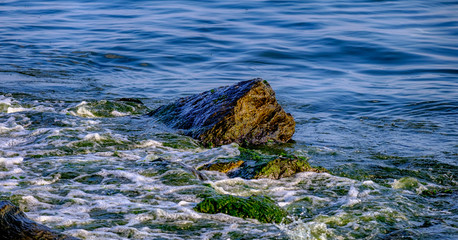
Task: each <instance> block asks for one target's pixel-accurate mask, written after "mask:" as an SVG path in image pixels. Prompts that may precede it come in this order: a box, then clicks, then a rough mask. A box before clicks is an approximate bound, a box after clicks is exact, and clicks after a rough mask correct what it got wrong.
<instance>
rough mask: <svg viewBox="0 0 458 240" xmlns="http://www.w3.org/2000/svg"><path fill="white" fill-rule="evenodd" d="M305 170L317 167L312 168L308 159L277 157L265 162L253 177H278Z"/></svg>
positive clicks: (312, 169)
mask: <svg viewBox="0 0 458 240" xmlns="http://www.w3.org/2000/svg"><path fill="white" fill-rule="evenodd" d="M306 171H308V172H316V171H317V169H315V168H312V167H311V166H310V164H309V163H308V161H307V160H306V159H303V158H287V157H279V158H276V159H274V160H272V161H270V162H268V163H267V164H265V165H264V166H263V167H262V168H261V169H260V170H259V171H258V172H257V173H256V175H254V177H253V178H254V179H259V178H270V179H280V178H285V177H291V176H293V175H294V174H296V173H300V172H306Z"/></svg>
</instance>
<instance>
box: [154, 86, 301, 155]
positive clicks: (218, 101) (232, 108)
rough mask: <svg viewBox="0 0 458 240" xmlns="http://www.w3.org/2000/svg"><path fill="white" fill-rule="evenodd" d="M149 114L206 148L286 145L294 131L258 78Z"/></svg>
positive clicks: (193, 96)
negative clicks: (278, 143)
mask: <svg viewBox="0 0 458 240" xmlns="http://www.w3.org/2000/svg"><path fill="white" fill-rule="evenodd" d="M149 115H150V116H154V117H155V118H156V119H158V120H160V121H162V122H164V123H166V124H168V125H169V126H170V127H172V128H175V129H179V130H182V131H183V133H184V134H185V135H188V136H191V137H193V138H195V139H198V140H201V141H202V142H203V143H204V145H207V146H219V145H224V144H229V143H232V142H236V143H239V144H263V143H267V142H287V141H289V140H290V139H291V137H292V136H293V134H294V131H295V122H294V119H293V117H292V116H291V114H289V113H286V112H285V111H284V110H283V108H282V107H281V106H280V105H279V104H278V102H277V100H276V99H275V92H274V91H273V90H272V88H271V87H270V85H269V84H268V83H266V82H264V81H263V80H262V79H260V78H257V79H252V80H248V81H243V82H239V83H237V84H235V85H233V86H226V87H220V88H217V89H212V90H210V91H206V92H203V93H201V94H196V95H192V96H189V97H186V98H181V99H179V100H177V101H176V102H174V103H171V104H169V105H165V106H162V107H159V108H158V109H156V110H154V111H152V112H151V113H150V114H149Z"/></svg>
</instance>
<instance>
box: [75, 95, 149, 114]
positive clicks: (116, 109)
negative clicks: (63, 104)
mask: <svg viewBox="0 0 458 240" xmlns="http://www.w3.org/2000/svg"><path fill="white" fill-rule="evenodd" d="M68 111H69V113H70V114H72V115H75V116H80V117H89V118H105V117H122V116H128V115H138V114H145V113H146V112H148V108H147V107H146V106H145V105H143V103H142V102H141V101H140V100H138V99H135V98H120V99H118V100H100V101H92V102H85V101H83V102H82V103H80V104H78V105H77V106H76V107H73V108H70V109H69V110H68Z"/></svg>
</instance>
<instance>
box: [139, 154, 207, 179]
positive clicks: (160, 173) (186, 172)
mask: <svg viewBox="0 0 458 240" xmlns="http://www.w3.org/2000/svg"><path fill="white" fill-rule="evenodd" d="M143 167H144V168H146V169H145V170H143V171H142V172H140V174H141V175H143V176H145V177H155V176H157V177H159V178H160V180H161V181H162V183H164V184H166V185H171V186H186V185H192V184H200V183H201V181H205V180H208V178H207V176H205V175H204V174H202V173H201V172H199V171H197V170H196V169H194V168H193V167H191V166H188V165H186V164H184V163H181V162H174V161H168V160H165V159H162V158H158V159H155V160H153V161H151V162H149V163H145V164H144V165H143Z"/></svg>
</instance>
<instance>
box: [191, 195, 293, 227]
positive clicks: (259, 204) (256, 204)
mask: <svg viewBox="0 0 458 240" xmlns="http://www.w3.org/2000/svg"><path fill="white" fill-rule="evenodd" d="M194 210H196V211H197V212H201V213H209V214H215V213H224V214H227V215H231V216H234V217H240V218H252V219H257V220H258V221H259V222H262V223H280V222H282V221H283V220H285V218H286V217H287V213H286V211H285V210H283V209H282V208H281V207H279V206H278V205H277V204H276V203H275V202H274V201H273V200H272V199H270V198H268V197H264V196H251V197H248V198H244V197H237V196H232V195H216V196H211V197H207V198H205V199H204V200H203V201H202V202H200V203H199V204H197V206H196V207H195V208H194Z"/></svg>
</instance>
